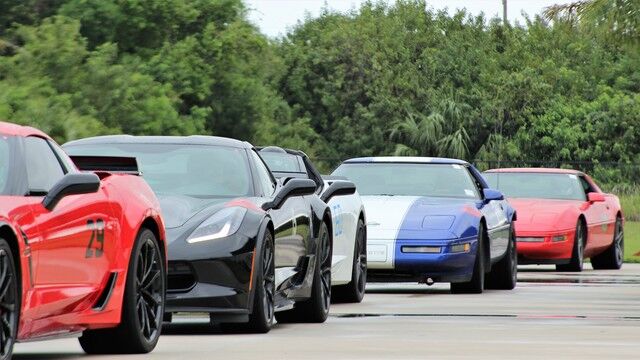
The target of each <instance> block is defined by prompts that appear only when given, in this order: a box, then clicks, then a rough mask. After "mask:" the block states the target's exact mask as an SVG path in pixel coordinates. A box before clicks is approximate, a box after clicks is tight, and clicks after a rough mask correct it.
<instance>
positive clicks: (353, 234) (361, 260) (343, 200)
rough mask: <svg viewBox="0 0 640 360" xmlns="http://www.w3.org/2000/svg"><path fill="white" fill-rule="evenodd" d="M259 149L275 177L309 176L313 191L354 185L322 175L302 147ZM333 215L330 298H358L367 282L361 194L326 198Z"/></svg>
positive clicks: (365, 230)
mask: <svg viewBox="0 0 640 360" xmlns="http://www.w3.org/2000/svg"><path fill="white" fill-rule="evenodd" d="M259 149H260V156H261V157H262V158H263V159H264V161H265V163H266V164H267V166H268V167H269V169H270V170H271V172H272V173H273V175H274V176H275V177H276V178H288V177H293V178H302V179H311V180H313V181H314V182H315V183H316V185H317V188H316V194H318V195H319V196H320V198H323V196H324V193H323V191H324V190H325V189H327V188H328V187H331V186H337V185H339V184H335V185H334V183H341V184H342V185H345V186H347V187H351V186H355V185H353V183H352V182H350V181H348V180H347V179H346V178H337V177H328V176H324V177H323V176H321V175H320V172H318V170H317V169H316V168H315V166H314V165H313V163H312V162H311V160H310V159H309V157H308V156H307V155H306V154H305V153H304V152H302V151H299V150H291V149H283V148H280V147H277V146H268V147H264V148H259ZM327 204H328V205H329V207H330V208H331V213H332V215H333V218H332V220H333V259H332V261H331V264H332V266H331V285H332V286H333V288H332V289H331V291H332V300H334V301H337V302H361V301H362V299H363V297H364V292H365V286H366V283H367V244H366V238H367V226H366V223H367V222H366V218H365V211H364V205H363V204H362V200H361V199H360V195H359V194H357V193H354V194H352V195H349V196H339V197H336V198H334V199H332V200H330V201H329V200H328V201H327Z"/></svg>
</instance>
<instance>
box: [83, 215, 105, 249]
mask: <svg viewBox="0 0 640 360" xmlns="http://www.w3.org/2000/svg"><path fill="white" fill-rule="evenodd" d="M87 229H89V230H90V231H91V238H90V239H89V245H87V251H86V252H85V254H84V257H86V258H90V257H101V256H102V253H103V252H104V220H102V219H96V220H95V221H93V220H88V221H87ZM94 242H97V243H98V244H99V247H98V248H96V249H94Z"/></svg>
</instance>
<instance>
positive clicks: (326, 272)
mask: <svg viewBox="0 0 640 360" xmlns="http://www.w3.org/2000/svg"><path fill="white" fill-rule="evenodd" d="M319 255H320V282H321V285H322V286H321V287H320V289H321V291H322V294H321V298H322V308H323V309H324V311H325V313H328V312H329V304H330V303H331V244H329V233H328V232H327V231H323V232H322V235H321V237H320V254H319Z"/></svg>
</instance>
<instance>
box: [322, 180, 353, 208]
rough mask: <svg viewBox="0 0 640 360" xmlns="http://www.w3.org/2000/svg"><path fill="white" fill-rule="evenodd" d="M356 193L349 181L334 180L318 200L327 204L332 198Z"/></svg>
mask: <svg viewBox="0 0 640 360" xmlns="http://www.w3.org/2000/svg"><path fill="white" fill-rule="evenodd" d="M355 192H356V185H355V184H354V183H352V182H351V181H344V180H336V181H333V182H332V183H331V185H329V187H328V188H327V189H326V190H325V191H324V192H323V193H322V195H321V196H320V198H321V199H322V201H324V202H325V203H328V202H329V200H331V198H332V197H334V196H345V195H352V194H355Z"/></svg>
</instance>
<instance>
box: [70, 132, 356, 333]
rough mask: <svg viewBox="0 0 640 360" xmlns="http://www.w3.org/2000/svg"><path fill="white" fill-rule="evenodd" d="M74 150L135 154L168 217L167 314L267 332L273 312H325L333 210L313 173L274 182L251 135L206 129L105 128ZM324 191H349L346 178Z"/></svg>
mask: <svg viewBox="0 0 640 360" xmlns="http://www.w3.org/2000/svg"><path fill="white" fill-rule="evenodd" d="M64 149H65V150H66V151H67V152H68V153H69V154H73V155H112V156H115V155H125V154H126V155H127V156H135V157H136V158H137V160H138V163H139V167H140V170H141V173H142V176H143V178H144V179H146V181H147V182H148V183H149V185H150V186H151V188H152V189H153V190H154V191H155V193H156V195H157V197H158V199H159V200H160V204H161V206H162V211H163V215H164V218H165V225H166V233H167V242H168V258H169V278H168V280H169V283H168V289H167V304H166V311H167V315H169V316H166V318H170V314H171V313H173V312H208V313H210V314H211V321H212V322H213V323H223V324H224V323H246V325H244V326H245V327H246V329H247V330H249V331H253V332H267V331H269V329H270V328H271V326H272V324H273V319H274V317H275V318H276V319H277V320H278V321H279V322H324V321H325V320H326V318H327V314H328V312H329V304H330V296H331V253H332V242H333V236H332V235H333V232H332V224H331V211H330V209H329V208H328V206H327V204H326V203H325V202H324V201H322V200H321V199H320V198H319V197H318V196H317V195H316V194H315V191H316V183H314V182H313V181H312V180H309V179H287V181H278V182H276V181H275V179H274V177H273V175H272V174H271V172H270V171H269V170H268V168H267V167H266V166H265V164H264V162H263V161H262V159H261V158H260V156H259V155H258V153H257V152H256V150H255V149H254V148H253V146H252V145H251V144H249V143H247V142H242V141H238V140H233V139H227V138H220V137H207V136H190V137H133V136H127V135H118V136H103V137H95V138H89V139H83V140H78V141H73V142H70V143H67V144H65V146H64ZM327 191H328V192H329V194H328V195H326V194H323V195H324V197H325V198H326V197H331V196H332V194H347V193H349V192H350V193H353V192H354V191H355V188H353V187H352V188H351V189H345V188H344V187H343V186H341V187H336V188H335V189H327V190H326V191H325V193H326V192H327Z"/></svg>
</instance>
